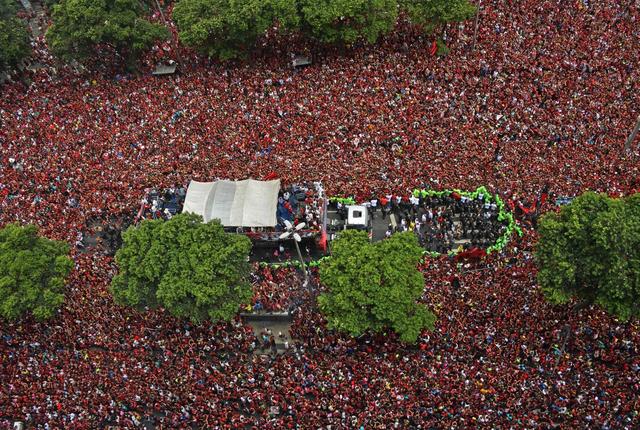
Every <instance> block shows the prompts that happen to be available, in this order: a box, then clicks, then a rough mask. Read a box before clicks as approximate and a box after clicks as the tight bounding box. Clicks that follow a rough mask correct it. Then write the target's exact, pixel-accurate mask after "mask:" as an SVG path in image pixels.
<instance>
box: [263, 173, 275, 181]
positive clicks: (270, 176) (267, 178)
mask: <svg viewBox="0 0 640 430" xmlns="http://www.w3.org/2000/svg"><path fill="white" fill-rule="evenodd" d="M273 179H278V174H277V173H276V172H274V171H271V172H269V173H268V174H267V176H265V177H264V180H265V181H271V180H273Z"/></svg>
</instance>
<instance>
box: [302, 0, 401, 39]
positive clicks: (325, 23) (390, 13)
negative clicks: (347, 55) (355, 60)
mask: <svg viewBox="0 0 640 430" xmlns="http://www.w3.org/2000/svg"><path fill="white" fill-rule="evenodd" d="M298 2H299V8H300V11H301V13H302V18H303V19H302V30H303V31H304V32H305V33H307V34H309V35H310V36H311V37H313V38H315V39H317V40H319V41H321V42H323V43H330V44H345V45H350V44H352V43H354V42H356V41H359V40H364V41H367V42H369V43H374V42H376V41H377V40H378V38H379V37H380V36H382V35H384V34H387V33H388V32H390V31H391V30H392V29H393V27H394V26H395V23H396V19H397V18H398V2H397V1H396V0H298Z"/></svg>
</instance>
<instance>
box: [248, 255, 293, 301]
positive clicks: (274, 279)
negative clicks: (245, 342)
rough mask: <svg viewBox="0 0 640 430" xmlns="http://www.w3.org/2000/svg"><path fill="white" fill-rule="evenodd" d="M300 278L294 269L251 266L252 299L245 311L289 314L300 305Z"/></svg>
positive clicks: (255, 264)
mask: <svg viewBox="0 0 640 430" xmlns="http://www.w3.org/2000/svg"><path fill="white" fill-rule="evenodd" d="M302 284H303V280H302V276H301V275H300V271H299V270H298V269H297V268H296V267H293V266H292V267H278V268H276V267H272V266H260V265H259V264H257V263H254V265H253V271H252V273H251V285H252V287H253V299H252V303H251V306H249V307H248V309H247V310H249V311H254V312H289V311H291V310H293V309H295V308H296V307H297V306H298V305H299V304H301V303H302V295H303V290H302V288H301V287H302Z"/></svg>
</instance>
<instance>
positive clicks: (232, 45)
mask: <svg viewBox="0 0 640 430" xmlns="http://www.w3.org/2000/svg"><path fill="white" fill-rule="evenodd" d="M173 18H174V20H175V22H176V24H177V25H178V29H179V31H180V40H181V41H182V42H183V43H184V44H185V45H186V46H189V47H192V48H194V49H196V50H197V51H199V52H200V53H202V54H204V55H207V56H209V57H216V58H218V59H220V60H223V61H224V60H229V59H232V58H239V57H244V56H246V55H247V53H248V52H249V51H250V49H252V48H253V47H254V46H255V43H256V41H257V40H258V38H259V37H260V36H262V35H264V34H265V33H266V31H267V30H268V29H269V28H270V27H271V26H272V25H273V24H274V23H275V22H277V23H279V24H280V27H281V28H282V29H291V28H295V27H296V26H297V25H298V15H297V11H296V6H295V2H293V1H289V0H234V1H229V0H180V1H179V2H178V3H177V4H176V6H175V8H174V10H173Z"/></svg>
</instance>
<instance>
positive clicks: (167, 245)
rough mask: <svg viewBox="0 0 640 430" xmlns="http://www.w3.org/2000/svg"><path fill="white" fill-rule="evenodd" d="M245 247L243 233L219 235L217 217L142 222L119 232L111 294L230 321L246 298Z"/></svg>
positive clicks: (175, 311)
mask: <svg viewBox="0 0 640 430" xmlns="http://www.w3.org/2000/svg"><path fill="white" fill-rule="evenodd" d="M250 250H251V242H250V241H249V239H248V238H247V237H246V236H244V235H238V234H230V233H225V231H224V228H223V227H222V225H221V224H220V222H219V221H217V220H215V221H211V222H209V223H206V224H205V223H203V222H202V218H201V217H200V216H198V215H193V214H180V215H176V216H174V217H173V218H172V219H171V220H169V221H162V220H152V221H143V222H142V224H141V225H140V226H139V227H130V228H129V229H127V230H126V231H125V232H124V233H123V246H122V248H121V249H120V250H118V252H117V254H116V263H117V264H118V267H119V273H118V274H117V275H116V276H115V277H114V278H113V280H112V283H111V292H112V294H113V296H114V298H115V300H116V302H118V303H120V304H123V305H129V306H134V307H136V308H138V309H143V308H144V307H149V308H156V307H160V306H162V307H164V308H165V309H166V310H168V311H169V312H170V313H171V314H173V315H175V316H177V317H185V318H189V319H190V320H191V321H193V322H201V321H203V320H205V319H210V320H213V321H218V320H230V319H232V318H233V316H234V315H236V313H237V312H238V309H239V308H240V306H241V305H243V304H246V303H248V301H249V300H250V299H251V294H252V292H251V285H250V284H249V282H248V280H247V279H248V275H249V271H250V265H249V262H248V257H249V251H250Z"/></svg>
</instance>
